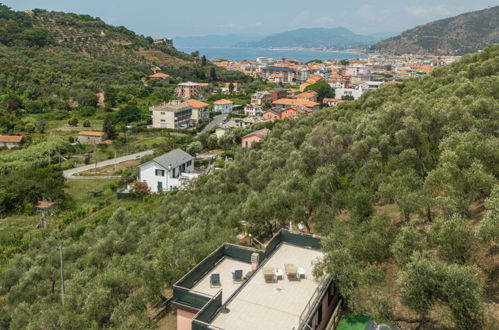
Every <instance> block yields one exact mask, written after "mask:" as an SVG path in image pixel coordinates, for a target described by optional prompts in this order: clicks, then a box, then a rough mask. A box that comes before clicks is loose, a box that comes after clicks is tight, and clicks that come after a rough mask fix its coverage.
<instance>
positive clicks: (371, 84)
mask: <svg viewBox="0 0 499 330" xmlns="http://www.w3.org/2000/svg"><path fill="white" fill-rule="evenodd" d="M384 84H385V83H384V82H383V81H366V82H364V83H362V84H361V88H362V89H363V90H368V89H378V88H380V87H381V86H383V85H384Z"/></svg>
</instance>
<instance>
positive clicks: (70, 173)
mask: <svg viewBox="0 0 499 330" xmlns="http://www.w3.org/2000/svg"><path fill="white" fill-rule="evenodd" d="M153 153H154V150H147V151H142V152H139V153H136V154H132V155H126V156H122V157H117V158H113V159H109V160H104V161H102V162H98V163H95V164H90V165H85V166H81V167H75V168H71V169H69V170H65V171H63V172H62V174H63V176H64V178H65V179H66V180H111V179H116V178H119V177H116V176H86V175H85V176H78V174H79V173H81V172H85V171H88V170H93V169H96V168H101V167H106V166H110V165H116V164H119V163H123V162H127V161H129V160H135V159H140V158H142V157H145V156H149V155H152V154H153Z"/></svg>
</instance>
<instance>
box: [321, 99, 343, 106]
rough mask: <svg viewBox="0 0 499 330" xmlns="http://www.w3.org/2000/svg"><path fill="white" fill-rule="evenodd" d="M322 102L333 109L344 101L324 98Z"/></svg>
mask: <svg viewBox="0 0 499 330" xmlns="http://www.w3.org/2000/svg"><path fill="white" fill-rule="evenodd" d="M322 102H323V103H326V104H327V105H328V106H330V107H335V106H337V105H338V103H341V102H345V101H344V100H338V99H333V98H328V97H326V98H324V100H322Z"/></svg>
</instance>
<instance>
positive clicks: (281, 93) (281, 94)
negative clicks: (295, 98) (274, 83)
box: [269, 88, 288, 101]
mask: <svg viewBox="0 0 499 330" xmlns="http://www.w3.org/2000/svg"><path fill="white" fill-rule="evenodd" d="M269 94H270V98H271V100H272V101H275V100H279V99H283V98H286V97H287V96H288V90H287V89H284V88H274V89H271V90H269Z"/></svg>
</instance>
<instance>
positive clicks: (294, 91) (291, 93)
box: [286, 88, 300, 99]
mask: <svg viewBox="0 0 499 330" xmlns="http://www.w3.org/2000/svg"><path fill="white" fill-rule="evenodd" d="M287 91H288V93H287V95H286V97H287V98H288V99H292V98H293V97H295V96H296V95H298V94H300V90H299V89H296V88H288V89H287Z"/></svg>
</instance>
